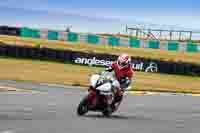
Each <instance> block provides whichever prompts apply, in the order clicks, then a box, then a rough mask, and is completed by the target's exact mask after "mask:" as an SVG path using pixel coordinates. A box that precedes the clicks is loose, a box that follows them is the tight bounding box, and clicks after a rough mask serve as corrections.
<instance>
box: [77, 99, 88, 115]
mask: <svg viewBox="0 0 200 133" xmlns="http://www.w3.org/2000/svg"><path fill="white" fill-rule="evenodd" d="M87 112H88V99H87V96H86V97H85V98H84V99H83V100H82V101H81V102H80V104H79V105H78V108H77V115H79V116H82V115H85V114H86V113H87Z"/></svg>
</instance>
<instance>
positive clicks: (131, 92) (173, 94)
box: [126, 91, 200, 96]
mask: <svg viewBox="0 0 200 133" xmlns="http://www.w3.org/2000/svg"><path fill="white" fill-rule="evenodd" d="M126 94H130V95H138V96H152V95H160V96H200V94H192V93H166V92H150V91H129V92H126Z"/></svg>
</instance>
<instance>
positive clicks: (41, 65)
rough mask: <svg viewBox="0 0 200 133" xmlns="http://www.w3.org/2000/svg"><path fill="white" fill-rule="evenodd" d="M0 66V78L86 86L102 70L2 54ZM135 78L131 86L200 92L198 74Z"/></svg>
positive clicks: (165, 90)
mask: <svg viewBox="0 0 200 133" xmlns="http://www.w3.org/2000/svg"><path fill="white" fill-rule="evenodd" d="M0 66H1V69H0V73H1V74H0V80H17V81H31V82H37V83H41V82H42V83H52V84H65V85H80V86H88V85H89V84H88V83H89V78H90V74H92V73H94V72H97V71H100V70H103V68H98V67H88V66H80V65H75V64H68V63H58V62H50V61H40V60H28V59H14V58H2V57H0ZM135 78H136V81H135V84H134V86H133V87H132V89H133V90H138V91H141V90H142V91H159V92H182V93H200V84H199V83H200V77H191V76H177V75H167V74H158V73H144V72H136V73H135Z"/></svg>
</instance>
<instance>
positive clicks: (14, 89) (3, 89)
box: [0, 86, 37, 92]
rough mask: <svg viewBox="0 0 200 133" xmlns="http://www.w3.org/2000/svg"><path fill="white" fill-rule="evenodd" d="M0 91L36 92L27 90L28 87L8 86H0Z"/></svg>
mask: <svg viewBox="0 0 200 133" xmlns="http://www.w3.org/2000/svg"><path fill="white" fill-rule="evenodd" d="M0 92H37V91H34V90H28V89H18V88H14V87H8V86H0Z"/></svg>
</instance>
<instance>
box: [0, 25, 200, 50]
mask: <svg viewBox="0 0 200 133" xmlns="http://www.w3.org/2000/svg"><path fill="white" fill-rule="evenodd" d="M0 34H3V35H12V36H21V37H29V38H43V39H47V40H62V41H69V42H77V43H78V42H79V43H88V44H91V45H102V44H107V45H110V46H124V47H130V48H146V49H160V50H164V51H177V52H178V51H182V52H189V53H198V52H200V42H197V41H187V42H186V41H185V42H180V41H161V40H143V39H137V38H132V37H126V38H122V37H116V36H114V35H113V36H111V35H109V36H104V37H103V36H99V35H96V34H79V33H75V32H63V31H54V30H49V29H33V28H28V27H21V28H16V27H8V26H0Z"/></svg>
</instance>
